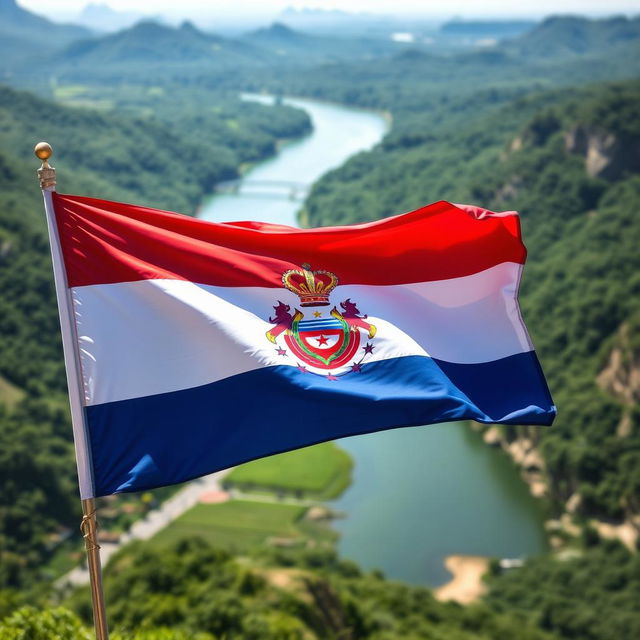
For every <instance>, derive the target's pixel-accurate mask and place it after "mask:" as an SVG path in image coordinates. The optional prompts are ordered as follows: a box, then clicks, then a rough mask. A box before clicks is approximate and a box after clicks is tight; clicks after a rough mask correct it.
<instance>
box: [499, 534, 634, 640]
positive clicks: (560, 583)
mask: <svg viewBox="0 0 640 640" xmlns="http://www.w3.org/2000/svg"><path fill="white" fill-rule="evenodd" d="M590 538H591V539H590V544H591V545H594V543H596V542H597V538H593V535H592V534H590ZM639 577H640V556H638V555H637V554H630V553H629V552H628V551H627V550H626V549H625V548H624V547H622V545H620V544H617V543H613V542H606V543H603V544H600V545H597V544H596V546H593V547H592V548H591V549H590V551H589V552H588V553H585V554H580V555H578V557H569V558H567V559H564V560H562V559H559V560H555V561H554V560H550V559H549V558H537V559H533V560H531V561H529V562H528V563H527V564H526V566H525V567H523V568H522V569H519V570H518V571H513V572H508V573H507V574H505V575H503V576H500V577H499V578H497V579H492V580H491V581H490V585H491V591H490V593H489V596H488V598H487V604H488V605H489V606H491V607H492V608H493V609H494V610H496V611H499V612H507V611H508V612H515V613H518V614H522V615H524V616H525V617H527V618H528V619H529V620H530V621H531V622H532V623H534V624H536V625H537V626H539V627H540V628H542V629H547V630H550V631H554V632H555V633H557V634H558V635H559V636H560V637H562V638H580V640H601V639H602V638H624V639H625V640H633V639H634V638H638V636H639V635H640V616H638V614H637V605H638V602H639V601H640V578H639ZM541 586H544V588H541Z"/></svg>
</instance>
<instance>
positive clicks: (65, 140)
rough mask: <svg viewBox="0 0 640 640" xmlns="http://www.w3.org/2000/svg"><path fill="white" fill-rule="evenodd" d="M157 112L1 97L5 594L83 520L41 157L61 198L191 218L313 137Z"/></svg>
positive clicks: (267, 123)
mask: <svg viewBox="0 0 640 640" xmlns="http://www.w3.org/2000/svg"><path fill="white" fill-rule="evenodd" d="M209 97H210V98H212V99H213V96H211V95H209ZM157 102H158V104H159V107H160V108H159V114H160V115H159V116H158V117H155V118H154V117H149V116H147V117H142V116H135V117H133V116H124V115H118V114H117V113H105V112H101V111H95V110H89V109H77V108H69V107H63V106H60V105H58V104H54V103H51V102H48V101H45V100H42V99H40V98H37V97H35V96H33V95H31V94H29V93H26V92H17V91H14V90H12V89H9V88H6V87H2V86H0V291H2V295H1V296H0V486H1V487H2V491H0V592H1V591H2V589H3V588H6V587H19V586H22V587H26V586H27V585H29V584H32V583H33V581H34V578H35V577H38V576H39V575H41V574H40V573H39V571H41V570H42V571H43V570H44V567H43V563H44V559H45V558H46V557H47V555H48V551H47V548H48V542H49V541H50V539H51V535H52V534H56V532H59V531H60V530H61V528H63V527H73V529H74V530H75V528H76V523H77V521H78V518H79V515H78V509H79V502H78V500H77V495H78V494H77V489H76V487H75V483H76V479H75V465H74V462H73V451H72V445H71V426H70V423H69V416H68V401H67V399H66V387H65V374H64V368H63V361H62V353H61V348H60V338H59V325H58V317H57V309H56V303H55V297H54V292H53V282H52V277H51V265H50V258H49V247H48V239H47V236H46V230H45V221H44V213H43V208H42V197H41V195H40V190H39V188H38V183H37V178H36V176H35V170H36V168H37V166H38V164H37V161H36V159H35V157H34V156H33V152H32V149H33V145H34V144H35V143H36V142H38V141H39V140H40V139H47V140H48V141H49V142H50V143H51V144H52V145H53V147H54V157H53V159H52V164H53V165H54V166H56V167H57V168H58V184H59V188H60V190H61V191H63V192H67V193H79V194H82V195H88V196H94V197H100V198H107V199H117V200H121V201H129V202H136V203H138V204H144V205H149V206H157V207H160V208H164V209H170V210H175V211H182V212H185V213H193V212H194V211H195V209H196V208H197V206H198V205H199V203H200V201H201V199H202V197H203V195H204V194H205V193H207V192H209V191H210V190H211V187H212V185H213V184H214V182H215V181H217V180H221V179H225V178H228V177H234V176H236V175H237V171H238V167H239V165H240V164H242V163H243V162H247V161H253V160H256V159H257V158H260V157H265V156H267V155H268V154H270V153H272V152H273V151H274V149H275V144H276V141H277V139H278V138H285V137H294V136H298V135H301V134H302V133H304V132H306V131H307V130H308V128H309V121H308V118H307V117H306V115H305V114H304V113H302V112H300V111H297V110H294V109H291V108H288V107H277V108H275V109H274V108H267V107H263V106H261V105H258V104H244V103H241V102H240V100H238V99H236V98H233V99H231V98H228V97H224V96H218V99H217V104H218V109H217V110H216V111H215V112H214V111H213V110H212V111H210V112H209V114H208V115H205V116H202V117H200V119H199V120H198V119H197V118H198V117H199V116H198V114H194V113H192V112H189V111H188V110H185V112H183V113H182V114H181V116H180V117H174V118H173V125H172V127H171V128H169V127H167V126H166V124H165V123H164V122H163V121H162V119H161V117H162V116H163V115H164V117H167V118H169V117H171V112H170V111H169V112H168V113H167V112H166V111H164V110H163V108H162V100H161V99H160V98H159V99H158V101H157ZM168 102H169V101H168ZM167 108H168V107H167ZM194 119H195V120H194ZM197 123H201V124H202V126H204V127H205V130H206V131H210V133H206V134H203V132H202V130H201V129H198V128H197Z"/></svg>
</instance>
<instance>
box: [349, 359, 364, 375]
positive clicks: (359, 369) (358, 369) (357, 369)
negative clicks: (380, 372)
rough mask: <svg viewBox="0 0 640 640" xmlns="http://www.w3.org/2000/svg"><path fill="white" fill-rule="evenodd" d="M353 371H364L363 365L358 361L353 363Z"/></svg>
mask: <svg viewBox="0 0 640 640" xmlns="http://www.w3.org/2000/svg"><path fill="white" fill-rule="evenodd" d="M351 371H353V372H354V373H361V372H362V367H361V366H360V365H359V364H358V363H357V362H354V363H353V364H352V365H351Z"/></svg>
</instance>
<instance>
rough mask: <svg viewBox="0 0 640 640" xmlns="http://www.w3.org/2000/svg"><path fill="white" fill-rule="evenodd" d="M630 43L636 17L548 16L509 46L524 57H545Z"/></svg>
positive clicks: (639, 22) (637, 35) (639, 33)
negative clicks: (602, 18)
mask: <svg viewBox="0 0 640 640" xmlns="http://www.w3.org/2000/svg"><path fill="white" fill-rule="evenodd" d="M632 42H638V43H640V17H635V18H627V17H625V16H618V17H614V18H607V19H604V20H590V19H588V18H583V17H579V16H552V17H550V18H547V19H546V20H544V21H543V22H541V23H540V24H539V25H538V26H536V27H535V28H533V29H532V30H531V31H529V32H528V33H525V34H524V35H522V36H520V37H519V38H517V39H515V40H512V41H511V42H510V43H509V47H510V48H511V49H513V50H516V51H517V52H518V53H520V54H523V55H526V56H536V57H542V58H546V57H556V56H559V55H583V54H587V53H606V52H609V51H610V50H611V49H613V48H615V47H621V46H625V45H629V44H630V43H632Z"/></svg>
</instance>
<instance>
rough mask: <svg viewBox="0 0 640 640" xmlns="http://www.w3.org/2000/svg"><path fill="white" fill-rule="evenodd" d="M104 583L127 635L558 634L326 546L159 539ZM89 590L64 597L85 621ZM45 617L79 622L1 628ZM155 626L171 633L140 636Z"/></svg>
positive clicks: (429, 637)
mask: <svg viewBox="0 0 640 640" xmlns="http://www.w3.org/2000/svg"><path fill="white" fill-rule="evenodd" d="M105 589H106V598H107V601H108V602H109V604H110V615H111V626H112V628H113V629H114V630H115V631H116V633H118V634H121V635H116V636H115V637H117V638H121V637H122V638H130V639H132V640H141V639H142V638H145V639H146V638H154V639H155V638H156V637H157V638H158V640H159V639H160V638H162V639H163V638H165V637H166V638H171V639H173V638H175V639H176V640H177V639H179V638H182V637H183V636H182V635H180V634H184V637H190V638H191V637H196V634H197V633H206V634H211V637H213V638H216V639H219V640H222V638H246V639H248V640H303V639H305V640H314V639H318V640H337V639H338V638H352V639H356V638H360V639H363V640H364V639H367V640H392V639H394V640H395V639H396V638H407V639H410V640H490V639H493V638H518V640H554V639H556V640H557V636H554V635H553V634H548V633H545V632H543V631H538V630H536V629H535V628H534V627H533V626H531V625H530V624H529V623H527V622H526V620H525V617H524V616H520V615H514V614H512V613H505V614H500V615H496V614H494V613H492V611H491V610H490V609H489V608H488V607H487V606H486V605H482V604H480V605H474V606H472V607H469V608H466V609H465V608H462V607H460V606H459V605H454V604H442V603H439V602H437V601H436V600H435V599H434V597H433V595H432V594H431V591H430V590H429V589H425V588H421V587H410V586H407V585H403V584H401V583H397V582H388V581H386V580H384V578H383V577H382V576H381V575H379V574H363V573H361V572H360V571H359V570H358V568H357V567H356V566H354V565H353V564H352V563H350V562H346V561H344V560H339V559H338V558H337V557H336V555H335V554H334V553H333V552H331V551H327V550H317V549H289V550H284V549H274V550H272V551H270V552H269V551H261V552H260V553H259V554H256V555H247V556H244V557H234V556H231V555H229V554H228V553H226V552H223V551H220V550H216V549H214V548H212V547H211V546H210V545H209V544H208V543H207V542H206V541H204V540H202V539H187V540H182V541H180V542H177V543H175V544H173V545H170V546H165V547H163V548H155V547H154V546H149V545H144V546H143V545H134V546H131V547H130V548H129V549H127V550H125V551H123V552H121V553H119V554H118V556H117V557H116V558H114V560H113V561H112V563H111V564H110V565H109V571H108V574H107V575H106V582H105ZM88 595H89V594H88V592H86V591H85V592H82V593H77V594H75V595H74V596H73V597H72V598H71V599H70V600H69V601H68V602H67V603H66V605H67V606H68V607H70V608H72V609H74V610H75V611H76V612H77V613H78V614H79V615H80V616H81V617H82V618H83V620H84V621H85V623H86V622H87V621H88V619H89V616H90V601H89V599H88ZM52 616H56V617H57V618H58V619H61V620H63V621H64V623H65V624H67V625H73V624H77V621H76V620H75V618H73V617H72V616H71V615H70V614H68V613H66V614H64V613H63V612H61V611H57V612H44V613H42V614H40V615H39V616H37V615H35V613H34V612H33V611H31V612H29V615H25V613H22V614H20V613H16V614H13V616H12V617H10V618H9V620H8V621H7V622H5V623H2V622H0V630H1V629H2V625H3V624H5V625H7V626H8V625H9V624H11V626H12V627H13V628H16V627H17V628H18V629H20V628H24V627H26V626H27V625H33V624H35V623H37V621H39V619H43V620H45V619H50V618H51V617H52ZM20 618H21V619H20ZM159 627H165V628H167V627H168V628H170V629H171V633H174V634H175V636H174V635H167V636H162V635H158V636H154V635H150V636H144V635H137V634H142V633H143V632H146V633H151V630H152V629H155V628H159ZM9 628H11V627H9ZM72 628H73V627H72ZM0 633H2V631H0ZM0 637H2V638H3V640H4V637H3V636H2V635H0ZM9 637H12V636H9ZM18 637H19V638H21V636H18ZM44 637H45V638H47V640H50V639H55V638H56V636H55V635H52V636H44ZM74 637H76V636H74ZM80 637H82V636H80ZM205 637H208V636H205ZM36 640H37V639H36ZM65 640H66V639H65Z"/></svg>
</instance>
